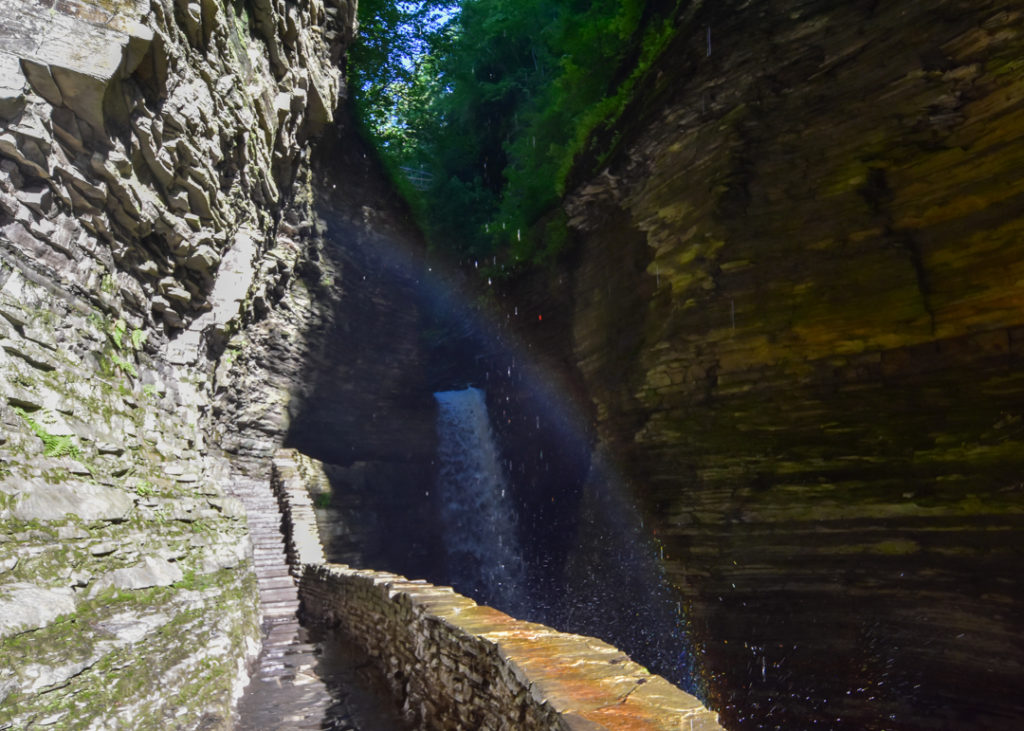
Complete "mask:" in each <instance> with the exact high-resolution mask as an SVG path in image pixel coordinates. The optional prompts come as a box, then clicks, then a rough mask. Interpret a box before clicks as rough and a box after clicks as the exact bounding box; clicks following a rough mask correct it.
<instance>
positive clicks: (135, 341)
mask: <svg viewBox="0 0 1024 731" xmlns="http://www.w3.org/2000/svg"><path fill="white" fill-rule="evenodd" d="M148 337H149V333H147V332H145V331H144V330H132V335H131V340H130V343H131V346H132V350H139V349H140V348H142V346H143V345H145V343H146V338H148Z"/></svg>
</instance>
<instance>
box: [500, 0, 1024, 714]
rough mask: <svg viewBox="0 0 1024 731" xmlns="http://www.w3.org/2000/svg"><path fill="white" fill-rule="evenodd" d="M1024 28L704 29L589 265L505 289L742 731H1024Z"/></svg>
mask: <svg viewBox="0 0 1024 731" xmlns="http://www.w3.org/2000/svg"><path fill="white" fill-rule="evenodd" d="M1022 11H1024V8H1022V7H1021V5H1020V3H996V2H980V3H979V2H972V3H965V2H954V1H947V2H942V1H937V0H931V1H929V2H914V3H909V2H899V3H863V2H846V3H838V4H837V3H820V2H792V1H777V2H764V3H750V2H728V3H718V4H715V5H714V6H712V5H710V4H701V3H695V4H691V5H690V6H688V7H687V8H686V9H685V11H684V13H683V15H681V16H680V17H679V18H678V22H679V24H680V27H681V29H682V30H681V32H680V35H679V37H678V39H677V41H676V42H675V44H674V46H673V47H672V48H671V49H670V50H669V52H668V53H667V55H666V57H665V58H664V59H663V60H662V62H661V63H660V64H659V67H658V68H656V69H655V70H654V71H653V72H652V74H651V75H650V77H649V78H648V81H647V83H646V85H645V87H644V90H643V91H642V92H641V93H640V94H639V95H638V97H637V99H636V100H635V102H634V104H633V105H632V106H631V107H630V109H628V110H627V112H626V117H625V119H624V120H623V124H622V125H621V126H620V128H619V129H618V132H619V133H620V134H621V135H622V138H621V142H620V143H619V144H618V147H617V150H616V152H615V154H614V155H613V156H612V157H611V163H610V164H609V165H608V166H607V168H605V169H603V170H602V171H601V172H600V174H597V175H594V176H592V177H590V178H589V179H584V178H585V177H587V176H584V175H580V176H579V184H578V185H577V187H576V188H575V190H574V191H573V192H572V194H571V195H570V196H569V197H568V199H567V209H568V211H569V213H570V216H571V219H572V225H573V227H574V228H575V230H576V232H577V234H578V246H577V248H576V249H575V250H574V251H573V252H572V253H571V255H570V257H569V261H568V263H567V264H566V265H565V268H564V269H563V270H562V271H559V272H556V273H555V274H554V275H537V276H534V277H533V278H532V279H525V280H523V281H520V282H518V283H515V284H513V285H512V287H510V293H509V298H508V300H507V302H508V305H507V309H508V310H509V311H510V312H511V310H512V307H513V305H515V306H517V307H518V311H519V313H521V314H522V315H524V317H523V318H522V320H521V321H522V322H525V323H528V324H527V325H524V326H523V327H521V331H522V332H523V334H524V335H525V336H526V337H527V338H531V339H533V341H534V342H538V343H542V344H543V343H544V342H545V341H546V342H548V343H552V342H555V344H554V346H553V347H552V348H551V350H553V351H554V352H555V353H556V354H561V356H562V357H565V358H568V359H571V360H572V362H573V363H574V365H575V367H576V368H577V369H578V372H579V373H580V374H581V375H582V378H583V380H584V382H585V385H586V390H587V392H588V394H589V398H590V400H591V403H592V407H593V410H594V414H595V418H596V422H597V425H598V432H599V436H600V440H601V441H602V442H603V444H604V445H605V446H606V447H608V448H609V449H610V450H611V452H612V453H613V454H614V455H615V458H616V460H617V462H618V463H619V464H620V465H621V466H622V467H623V469H624V471H625V473H626V475H627V477H628V478H629V480H630V482H631V483H632V485H633V489H634V491H635V493H636V495H637V496H638V497H639V499H640V500H641V503H642V505H643V506H644V511H645V513H646V515H647V518H648V525H649V527H650V530H651V532H652V533H653V534H654V535H655V537H656V539H657V540H658V541H660V543H661V545H662V548H663V552H664V557H665V565H666V568H667V571H668V573H669V576H670V578H671V580H672V582H673V583H674V584H675V586H676V587H677V589H678V592H679V595H680V597H681V598H682V599H683V601H684V607H685V609H686V611H687V612H688V617H689V622H690V634H691V637H692V638H693V639H694V641H695V642H696V648H695V649H696V657H697V665H698V667H701V668H702V677H701V678H700V679H699V683H700V684H701V685H702V686H703V687H704V689H705V692H706V693H707V698H708V701H709V703H710V705H711V706H712V707H714V708H717V709H720V710H721V711H722V712H723V720H724V723H725V724H726V725H727V726H728V727H730V728H766V729H770V728H783V729H795V728H811V727H814V726H816V725H820V726H822V727H825V728H832V729H926V728H927V729H940V728H941V729H953V728H961V727H964V726H970V727H976V728H988V729H1007V730H1008V729H1011V728H1015V727H1016V726H1017V725H1018V724H1019V718H1020V716H1021V714H1022V712H1024V711H1022V708H1021V705H1020V698H1019V693H1017V691H1016V689H1017V688H1019V687H1020V685H1021V682H1022V670H1021V667H1022V665H1021V663H1022V660H1024V649H1022V647H1021V645H1020V641H1019V638H1020V636H1021V632H1022V630H1024V627H1022V623H1021V617H1022V616H1024V615H1022V614H1021V612H1020V611H1019V610H1020V607H1021V600H1022V599H1024V591H1022V588H1024V587H1022V586H1021V579H1020V575H1019V571H1018V570H1017V567H1018V566H1019V564H1020V560H1021V546H1022V540H1021V536H1022V529H1024V494H1022V487H1021V485H1022V483H1021V474H1022V469H1024V457H1022V455H1024V449H1022V447H1024V445H1022V440H1024V427H1022V426H1021V424H1022V418H1024V414H1022V407H1024V377H1022V373H1024V371H1022V369H1021V333H1022V332H1024V330H1022V329H1021V328H1022V325H1024V315H1022V312H1024V311H1022V309H1021V291H1022V290H1021V288H1020V282H1021V281H1022V278H1024V259H1022V258H1021V256H1020V254H1021V247H1020V242H1021V236H1022V234H1024V224H1022V221H1024V219H1022V218H1021V215H1020V212H1021V210H1022V208H1021V205H1022V202H1024V177H1022V176H1021V175H1020V174H1019V173H1020V167H1021V163H1022V160H1024V77H1022V75H1021V73H1020V68H1019V58H1020V57H1021V52H1022V50H1024V37H1022V35H1021V29H1022V27H1024V26H1022V20H1024V15H1022ZM559 278H561V281H562V282H563V284H562V285H561V286H559V285H558V284H557V282H558V281H559ZM553 292H555V293H559V292H560V294H552V293H553ZM559 299H560V300H561V301H562V303H563V309H562V314H561V315H555V314H552V313H550V312H549V310H548V309H546V307H547V306H549V305H550V303H551V302H552V301H555V302H557V301H559ZM539 312H543V315H544V317H543V321H540V320H538V317H537V314H538V313H539ZM555 330H558V331H560V332H562V333H570V334H571V346H570V347H569V348H560V346H558V345H557V339H556V338H553V337H551V332H553V331H555ZM567 339H569V338H567ZM556 357H557V355H556Z"/></svg>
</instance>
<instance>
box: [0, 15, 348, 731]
mask: <svg viewBox="0 0 1024 731" xmlns="http://www.w3.org/2000/svg"><path fill="white" fill-rule="evenodd" d="M353 24H354V3H348V2H344V0H340V1H336V0H328V2H326V3H325V2H322V1H321V0H312V1H311V2H304V3H301V4H296V3H290V2H284V1H283V0H253V1H252V2H226V1H222V0H202V1H201V2H183V1H180V0H95V1H90V0H62V1H61V2H54V1H53V0H0V421H2V426H0V459H2V462H0V728H7V727H12V728H25V729H29V728H36V727H41V726H48V727H51V728H62V729H79V728H81V729H86V728H97V729H98V728H110V729H141V728H166V729H178V728H180V729H192V728H197V727H202V728H222V727H227V726H229V725H230V712H231V705H232V703H233V700H234V699H235V698H236V697H237V696H238V694H239V693H240V692H241V688H242V687H243V686H244V684H245V682H246V681H247V670H248V667H247V664H248V663H249V662H250V661H251V660H252V658H254V657H255V655H256V653H257V652H258V649H259V639H258V638H259V617H258V612H257V609H256V602H255V598H256V586H255V581H254V577H253V574H252V556H251V553H252V552H251V547H250V545H249V540H248V536H247V529H246V525H245V516H244V511H243V510H242V508H241V505H240V503H239V501H238V500H236V499H234V498H232V497H228V496H227V495H226V494H225V493H226V488H227V487H229V486H230V484H231V483H232V482H233V481H234V480H235V477H234V476H233V471H234V470H235V465H233V464H232V463H231V461H230V460H229V459H228V458H227V457H231V455H227V456H224V455H223V454H222V453H221V450H220V449H219V444H218V443H217V442H216V441H215V440H212V439H211V436H215V435H216V434H217V431H216V429H215V427H216V424H215V423H214V419H213V418H212V417H213V410H212V408H211V400H212V398H213V397H214V395H215V394H216V393H217V392H219V391H223V390H224V389H225V388H226V387H227V385H228V379H229V378H230V373H229V370H230V369H229V368H228V366H229V363H226V362H225V358H224V357H222V353H223V352H224V348H225V344H226V343H227V342H229V341H230V339H231V338H232V337H236V336H237V334H238V333H241V332H244V331H245V330H246V328H247V327H249V326H250V325H251V323H252V322H253V321H254V320H256V319H257V318H259V317H260V316H262V313H264V312H265V311H266V310H267V309H269V308H271V307H273V306H274V304H275V302H277V301H278V300H279V299H280V297H281V296H282V295H281V292H282V291H283V290H284V289H285V288H286V287H287V284H288V282H289V279H290V276H291V273H292V271H293V269H294V267H295V266H296V262H297V260H298V259H299V252H300V251H301V250H302V248H303V244H302V239H303V236H304V235H305V233H304V232H306V231H308V230H309V229H310V228H311V227H310V226H303V225H301V224H302V216H303V215H304V214H303V213H302V212H301V211H300V212H298V213H296V210H298V209H297V208H296V206H295V204H294V200H295V199H296V197H297V196H296V190H297V189H301V188H302V186H303V185H304V184H306V183H307V182H308V169H307V168H306V166H305V162H304V160H305V158H306V153H305V150H306V144H307V142H308V140H310V138H311V137H312V136H313V135H315V134H317V133H318V132H319V131H320V130H322V129H323V128H325V125H327V123H328V122H330V121H331V119H332V115H333V110H334V108H335V106H336V104H337V101H338V98H339V95H340V77H339V72H338V70H337V62H338V60H339V58H340V54H341V52H342V49H343V47H344V44H345V43H347V42H348V40H349V38H350V37H351V33H352V30H353ZM218 366H221V367H218ZM182 637H188V638H189V641H188V642H181V638H182Z"/></svg>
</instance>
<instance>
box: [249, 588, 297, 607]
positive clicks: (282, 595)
mask: <svg viewBox="0 0 1024 731" xmlns="http://www.w3.org/2000/svg"><path fill="white" fill-rule="evenodd" d="M259 593H260V602H261V603H263V604H273V603H274V602H295V603H296V605H298V602H299V593H298V592H297V591H296V590H295V587H294V586H291V587H288V588H285V589H276V588H272V589H260V590H259Z"/></svg>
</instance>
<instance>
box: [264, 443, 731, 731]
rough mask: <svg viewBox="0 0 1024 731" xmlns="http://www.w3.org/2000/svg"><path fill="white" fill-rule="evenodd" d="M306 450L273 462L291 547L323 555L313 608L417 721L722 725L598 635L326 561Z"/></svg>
mask: <svg viewBox="0 0 1024 731" xmlns="http://www.w3.org/2000/svg"><path fill="white" fill-rule="evenodd" d="M307 462H308V463H310V464H311V467H310V468H311V469H316V465H315V463H312V461H311V460H308V458H306V457H303V456H302V455H298V454H297V453H295V452H294V451H292V450H282V451H280V452H278V454H277V456H276V458H275V465H274V474H275V479H274V486H275V490H276V492H277V494H278V498H279V500H280V502H281V506H282V510H283V511H284V513H285V525H286V526H287V528H288V529H289V530H290V532H291V534H292V535H290V536H289V538H288V542H289V556H292V557H295V558H296V559H299V560H304V559H307V558H310V559H312V560H309V561H308V562H306V563H305V564H304V565H303V566H302V574H301V576H302V578H301V583H300V595H301V598H302V602H303V611H304V612H305V614H306V617H307V618H308V619H310V620H312V621H314V622H319V623H324V624H327V625H331V626H336V627H339V628H340V629H342V630H343V631H344V632H345V633H346V634H348V635H349V636H351V637H352V638H353V639H355V640H356V641H357V642H358V643H359V644H361V645H362V646H363V648H364V649H365V650H366V651H367V653H368V654H369V655H370V656H371V657H373V658H375V659H376V660H377V662H378V663H379V665H380V666H381V669H382V670H383V671H384V673H385V675H386V677H387V680H388V682H389V683H390V685H391V687H392V690H393V691H394V693H395V695H396V697H397V698H398V699H399V701H400V702H401V704H402V710H403V713H404V714H405V716H406V718H407V719H408V720H409V721H410V722H412V723H413V724H414V726H415V727H417V728H428V729H517V730H518V731H522V730H526V729H602V728H608V729H686V730H687V731H700V730H706V731H712V730H715V729H720V728H721V727H720V726H719V724H718V721H717V714H715V713H714V712H712V711H709V710H708V709H706V708H704V707H703V706H702V705H701V703H700V701H699V700H698V699H697V698H695V697H693V696H691V695H689V694H687V693H684V692H683V691H682V690H680V689H678V688H676V687H675V686H673V685H671V684H670V683H669V682H668V681H667V680H665V679H664V678H662V677H660V676H657V675H653V674H651V673H650V672H648V671H647V670H646V669H645V668H643V667H641V666H640V665H638V664H637V663H635V662H633V661H632V660H630V659H629V657H627V656H626V655H625V654H624V653H623V652H621V651H619V650H617V649H616V648H614V647H612V646H611V645H608V644H607V643H605V642H602V641H600V640H598V639H595V638H592V637H583V636H579V635H571V634H566V633H564V632H558V631H556V630H554V629H551V628H550V627H545V626H543V625H539V624H534V623H531V622H524V621H520V620H517V619H515V618H513V617H510V616H509V615H507V614H504V613H503V612H499V611H498V610H496V609H492V608H491V607H484V606H480V605H478V604H477V603H476V602H474V601H473V600H471V599H469V598H467V597H464V596H461V595H459V594H456V593H455V592H454V591H453V590H452V589H450V588H448V587H439V586H433V585H431V584H428V583H426V582H424V581H411V580H409V579H406V578H403V577H401V576H397V575H395V574H389V573H385V572H380V571H368V570H359V569H353V568H350V567H348V566H344V565H338V564H323V563H322V555H323V554H322V551H320V549H319V546H318V542H319V539H318V536H317V534H316V522H315V519H314V518H313V515H312V504H311V502H310V501H309V497H308V494H307V492H306V486H305V480H304V472H306V471H308V470H303V469H302V466H303V465H305V464H307ZM307 466H309V465H307ZM291 510H295V512H294V513H293V514H289V511H291ZM314 545H315V546H317V547H316V548H313V546H314Z"/></svg>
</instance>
